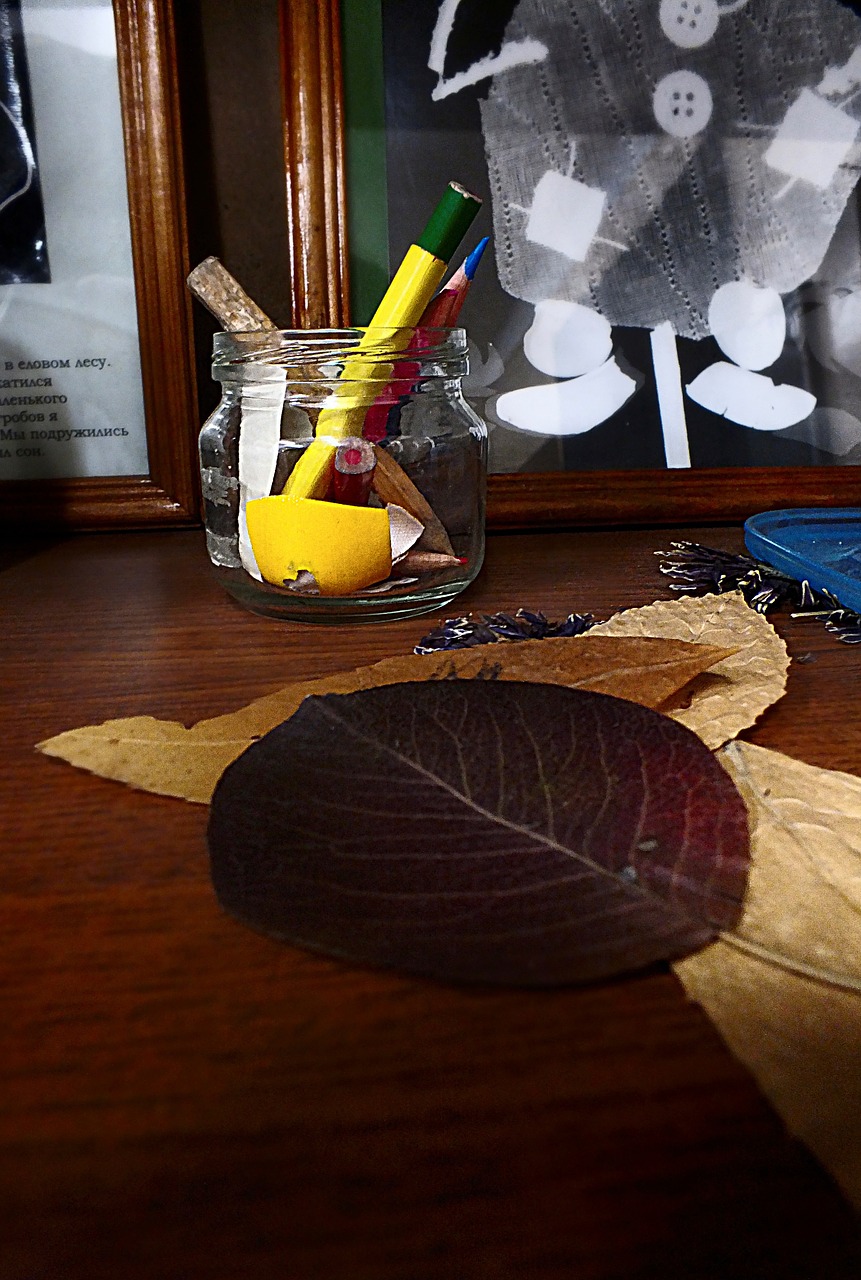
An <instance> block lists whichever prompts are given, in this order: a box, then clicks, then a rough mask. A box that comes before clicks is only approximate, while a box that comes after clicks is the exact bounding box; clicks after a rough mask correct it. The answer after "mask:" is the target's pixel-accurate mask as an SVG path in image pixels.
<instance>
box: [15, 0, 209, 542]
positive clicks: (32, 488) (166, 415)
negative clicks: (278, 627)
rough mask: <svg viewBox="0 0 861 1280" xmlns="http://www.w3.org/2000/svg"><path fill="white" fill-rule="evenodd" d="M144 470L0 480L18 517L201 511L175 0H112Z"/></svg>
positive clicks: (189, 515)
mask: <svg viewBox="0 0 861 1280" xmlns="http://www.w3.org/2000/svg"><path fill="white" fill-rule="evenodd" d="M113 11H114V20H115V26H116V39H117V57H118V71H119V87H120V103H121V110H122V127H123V144H124V153H125V166H126V175H127V183H128V195H129V215H130V231H131V246H132V262H133V268H134V285H135V295H136V309H137V322H138V335H139V344H140V359H141V379H142V392H143V402H144V411H145V420H146V439H147V453H148V474H146V475H135V476H98V477H86V478H72V479H54V478H51V479H38V480H9V481H3V482H0V512H2V520H3V524H4V525H5V526H12V527H13V528H16V529H21V528H25V527H26V528H32V527H33V526H36V527H42V528H70V529H104V528H113V527H147V526H161V525H189V524H197V523H199V520H200V499H199V479H198V475H199V467H198V463H197V450H196V440H197V434H198V431H199V428H200V424H199V421H198V408H197V394H196V386H195V373H194V369H195V362H194V351H193V342H192V328H191V302H190V298H189V295H188V292H187V289H186V284H185V281H186V276H187V275H188V270H189V261H188V251H187V242H186V217H185V193H184V185H183V169H182V154H181V145H180V121H179V92H178V84H177V58H176V47H175V39H174V25H173V4H172V0H113Z"/></svg>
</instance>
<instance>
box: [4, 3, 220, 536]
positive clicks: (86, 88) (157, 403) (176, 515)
mask: <svg viewBox="0 0 861 1280" xmlns="http://www.w3.org/2000/svg"><path fill="white" fill-rule="evenodd" d="M0 39H2V44H3V62H2V65H3V68H4V72H5V79H4V81H3V83H2V84H0V157H2V160H0V176H1V177H2V182H3V189H2V191H0V495H2V497H1V498H0V501H2V507H0V509H2V513H3V521H4V524H7V525H10V524H11V525H13V526H15V527H21V526H33V525H43V526H65V527H71V528H100V527H111V526H124V525H127V526H146V525H160V524H183V523H185V524H188V523H195V522H197V520H198V510H199V503H198V481H197V470H198V468H197V464H196V446H195V442H196V436H197V432H198V429H199V423H198V421H197V404H196V394H195V385H194V358H193V351H192V339H191V326H190V302H189V298H188V296H187V291H186V286H185V279H186V276H187V274H188V256H187V250H186V240H185V208H184V193H183V179H182V160H181V154H180V142H179V137H180V132H179V113H178V100H177V87H176V57H175V51H174V43H173V19H172V6H171V2H170V0H116V3H115V4H113V5H112V4H111V0H90V2H89V3H88V4H87V5H86V6H85V7H82V6H80V5H75V4H70V3H63V2H62V0H0Z"/></svg>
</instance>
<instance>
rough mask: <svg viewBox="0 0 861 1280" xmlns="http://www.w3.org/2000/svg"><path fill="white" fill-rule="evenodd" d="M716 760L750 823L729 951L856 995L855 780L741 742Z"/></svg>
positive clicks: (860, 944)
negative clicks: (741, 902) (752, 954)
mask: <svg viewBox="0 0 861 1280" xmlns="http://www.w3.org/2000/svg"><path fill="white" fill-rule="evenodd" d="M718 759H719V760H720V762H721V763H722V764H723V766H724V768H726V770H727V772H728V773H729V775H730V777H731V778H732V779H733V781H734V782H735V784H736V786H737V787H738V789H739V791H740V792H741V794H742V797H743V799H744V802H745V805H746V806H747V811H748V814H749V816H750V824H751V849H752V860H751V867H750V876H749V880H748V887H747V894H746V896H745V908H744V915H743V916H742V919H741V921H740V922H739V924H738V926H737V927H736V929H735V930H734V931H733V932H734V933H735V934H737V935H738V936H737V939H736V943H737V945H739V946H747V947H748V948H750V949H752V950H753V949H756V950H757V951H758V952H759V953H760V954H762V955H763V956H764V957H765V958H768V957H769V956H771V957H773V958H775V959H778V960H779V961H780V962H782V963H785V964H787V965H790V966H792V967H794V968H796V969H797V970H798V971H799V972H801V973H805V974H807V975H808V976H811V977H819V978H823V979H825V980H827V981H829V982H834V983H842V984H845V985H848V986H855V987H857V988H858V989H859V990H861V778H856V777H854V776H853V775H852V774H849V773H838V772H837V771H836V770H833V769H817V768H815V767H814V766H813V765H809V764H802V763H801V761H799V760H793V759H791V758H790V757H789V756H785V755H783V754H782V753H781V752H779V751H768V750H766V748H765V747H757V746H754V745H753V743H750V742H731V743H729V744H728V745H727V746H726V747H724V748H723V750H721V751H720V752H719V753H718Z"/></svg>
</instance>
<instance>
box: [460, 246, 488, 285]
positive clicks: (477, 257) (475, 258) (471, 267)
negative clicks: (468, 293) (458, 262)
mask: <svg viewBox="0 0 861 1280" xmlns="http://www.w3.org/2000/svg"><path fill="white" fill-rule="evenodd" d="M489 243H490V236H485V237H484V239H483V240H479V242H478V244H477V245H476V246H475V248H474V249H473V251H472V253H470V254H468V255H467V257H466V260H465V262H464V264H463V274H464V275H465V276H466V278H467V280H471V279H472V278H473V276H474V275H475V273H476V271H477V270H478V264H479V262H481V255H482V254H483V253H484V251H485V249H486V248H487V246H488V244H489Z"/></svg>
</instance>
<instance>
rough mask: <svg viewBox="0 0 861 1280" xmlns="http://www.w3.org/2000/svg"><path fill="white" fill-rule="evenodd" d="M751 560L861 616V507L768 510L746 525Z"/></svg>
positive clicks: (745, 533)
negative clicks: (753, 559) (759, 561)
mask: <svg viewBox="0 0 861 1280" xmlns="http://www.w3.org/2000/svg"><path fill="white" fill-rule="evenodd" d="M744 542H745V546H746V547H747V549H748V551H749V552H750V554H751V555H752V556H756V558H757V560H762V561H764V562H765V563H766V564H770V565H772V566H773V567H774V568H775V569H780V570H782V572H783V573H788V574H789V576H790V577H792V578H797V579H798V580H799V581H800V582H803V581H805V580H806V581H807V582H809V583H810V585H811V587H813V588H814V589H815V590H817V591H828V592H830V594H831V595H832V596H835V597H836V598H837V600H838V601H839V602H840V604H842V605H845V607H846V608H847V609H853V610H855V611H856V612H858V613H861V507H799V508H797V509H794V510H788V511H764V512H763V513H762V514H761V515H758V516H751V517H750V519H749V520H746V521H745V525H744Z"/></svg>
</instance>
